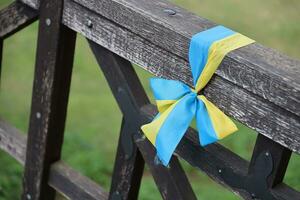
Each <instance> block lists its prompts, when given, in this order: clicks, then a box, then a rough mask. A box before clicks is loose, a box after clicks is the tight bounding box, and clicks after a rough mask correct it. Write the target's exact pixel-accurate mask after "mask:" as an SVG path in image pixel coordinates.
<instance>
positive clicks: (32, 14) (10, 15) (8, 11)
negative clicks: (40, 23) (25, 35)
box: [0, 1, 38, 39]
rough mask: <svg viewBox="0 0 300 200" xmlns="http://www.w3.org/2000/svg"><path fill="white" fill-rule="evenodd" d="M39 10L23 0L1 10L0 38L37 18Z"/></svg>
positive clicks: (7, 35)
mask: <svg viewBox="0 0 300 200" xmlns="http://www.w3.org/2000/svg"><path fill="white" fill-rule="evenodd" d="M37 16H38V12H37V11H36V10H34V9H32V8H30V7H29V6H27V5H26V4H23V3H21V2H18V1H17V2H13V3H12V4H10V5H9V6H8V7H6V8H4V9H2V10H0V38H2V39H4V38H7V37H9V36H10V35H12V34H14V33H15V32H17V31H19V30H20V29H22V28H24V27H26V26H27V25H29V24H30V23H32V22H34V21H35V20H36V19H37Z"/></svg>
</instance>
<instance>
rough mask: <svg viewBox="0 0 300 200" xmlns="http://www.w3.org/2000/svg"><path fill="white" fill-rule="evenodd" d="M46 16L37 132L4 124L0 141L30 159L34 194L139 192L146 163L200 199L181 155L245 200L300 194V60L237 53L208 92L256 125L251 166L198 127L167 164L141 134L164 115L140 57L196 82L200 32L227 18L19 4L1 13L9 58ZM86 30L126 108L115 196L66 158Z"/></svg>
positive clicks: (148, 66)
mask: <svg viewBox="0 0 300 200" xmlns="http://www.w3.org/2000/svg"><path fill="white" fill-rule="evenodd" d="M37 19H39V20H40V24H39V34H38V47H37V55H36V66H35V76H34V88H33V97H32V108H31V116H30V127H29V130H28V138H26V137H25V136H24V135H23V134H20V133H19V131H18V130H16V129H15V128H14V127H12V126H11V125H9V124H8V123H7V122H5V121H4V120H2V119H1V120H0V148H1V149H3V150H4V151H6V152H7V153H9V154H10V155H11V156H12V157H14V158H15V159H16V160H18V161H19V162H20V163H21V164H23V165H24V167H25V172H24V181H23V182H24V183H23V186H24V189H23V194H22V199H23V200H38V199H40V200H44V199H45V200H48V199H49V200H53V199H54V198H55V191H59V192H60V193H63V194H64V195H65V196H67V197H69V198H70V199H78V200H83V199H112V200H121V199H122V200H125V199H128V200H133V199H137V196H138V191H139V187H140V181H141V177H142V174H143V169H144V163H146V164H147V165H148V167H149V168H150V171H151V173H152V175H153V177H154V180H155V183H156V185H157V187H158V189H159V191H160V193H161V195H162V197H163V199H170V200H177V199H178V200H180V199H196V196H195V194H194V193H193V190H192V188H191V186H190V183H189V182H188V179H187V177H186V175H185V172H184V170H183V169H182V167H181V165H180V163H179V162H178V159H177V157H181V158H182V159H184V160H186V161H187V162H188V163H190V164H191V165H192V166H194V167H196V168H198V169H200V170H201V171H203V172H204V173H206V174H207V175H208V176H210V177H211V178H212V179H213V180H214V181H216V182H218V183H220V184H221V185H223V186H225V187H227V188H228V189H230V190H232V192H234V193H235V194H237V195H239V196H241V197H242V198H244V199H266V200H269V199H286V200H296V199H300V193H299V192H298V191H296V190H294V189H293V188H291V187H289V186H288V185H286V184H284V183H283V182H282V181H283V177H284V174H285V172H286V168H287V166H288V163H289V159H290V156H291V153H292V152H294V153H298V154H299V153H300V61H297V60H293V59H291V58H289V57H287V56H284V55H282V54H280V53H278V52H276V51H274V50H272V49H269V48H266V47H264V46H262V45H260V44H257V43H255V44H251V45H249V46H246V47H243V48H241V49H238V50H235V51H233V52H231V53H229V54H228V55H227V56H226V58H225V59H224V60H223V62H222V64H221V65H220V67H219V69H218V70H217V72H216V74H215V75H214V77H213V79H212V80H211V81H210V83H209V84H208V86H207V87H206V88H205V90H204V94H205V95H206V96H207V97H208V98H209V99H210V100H211V101H212V102H213V103H214V104H215V105H217V106H218V107H219V108H220V109H221V110H223V111H224V112H225V113H226V114H228V115H229V116H231V117H233V118H235V119H236V120H238V121H240V122H242V123H243V124H245V125H247V126H248V127H250V128H252V129H254V130H255V131H257V133H258V136H257V140H256V144H255V147H254V150H253V155H252V159H251V161H250V163H249V162H248V161H246V160H244V159H243V158H241V157H239V156H238V155H236V154H234V153H233V152H231V151H230V150H228V149H226V148H225V147H224V146H222V145H220V144H212V145H209V146H207V147H205V148H203V147H201V146H199V142H198V139H197V138H198V137H197V133H196V132H195V130H193V129H189V130H188V133H187V134H186V136H185V137H184V139H183V140H182V141H181V143H180V144H179V146H178V148H177V149H176V156H173V158H172V160H171V163H170V166H169V167H163V166H162V165H160V164H159V163H157V162H156V158H155V154H156V153H155V149H154V148H153V146H152V145H151V144H150V143H149V142H148V141H147V140H146V139H145V137H144V136H143V134H142V133H141V131H140V126H141V124H144V123H146V122H149V121H150V120H151V119H152V118H153V116H154V115H155V114H156V112H157V111H156V109H155V106H153V105H151V104H150V102H149V100H148V98H147V96H146V94H145V92H144V89H143V87H142V86H141V84H140V82H139V79H138V77H137V75H136V73H135V72H134V69H133V67H132V65H131V63H134V64H137V65H139V66H140V67H142V68H144V69H145V70H147V71H149V72H151V73H152V74H154V75H156V76H159V77H164V78H169V79H176V80H181V81H183V82H185V83H187V84H190V85H191V83H192V78H191V72H190V69H189V65H188V61H187V60H188V58H187V56H188V47H189V42H190V39H191V37H192V35H193V34H195V33H197V32H199V31H202V30H205V29H207V28H210V27H213V26H215V25H216V24H214V23H212V22H210V21H208V20H206V19H203V18H201V17H199V16H195V15H193V14H191V13H189V12H187V11H185V10H183V9H181V8H179V7H176V6H174V5H172V4H170V3H169V2H167V1H165V0H151V1H149V0H64V1H63V0H51V1H50V0H41V1H39V0H18V1H16V2H14V3H12V4H11V5H9V6H8V7H7V8H4V9H3V10H1V11H0V61H1V56H2V44H3V40H4V39H6V38H7V37H9V36H11V35H12V34H14V33H15V32H17V31H19V30H21V29H22V28H24V27H26V26H28V25H30V24H31V23H32V22H34V21H36V20H37ZM76 33H80V34H82V35H83V36H85V37H86V38H87V40H88V42H89V44H90V47H91V49H92V51H93V53H94V55H95V57H96V59H97V61H98V63H99V66H100V67H101V69H102V71H103V73H104V75H105V77H106V79H107V81H108V83H109V85H110V88H111V90H112V93H113V94H114V96H115V98H116V100H117V102H118V105H119V107H120V109H121V111H122V113H123V121H122V125H121V133H120V139H119V145H118V150H117V156H116V162H115V167H114V172H113V177H112V185H111V189H110V192H109V193H107V192H105V191H104V190H103V189H102V188H101V187H100V186H99V185H97V184H95V183H94V182H92V181H91V180H89V179H88V178H87V177H84V176H82V175H80V173H78V172H77V171H75V170H74V169H72V168H70V167H69V166H67V165H66V164H65V163H64V162H63V161H61V160H60V157H61V148H62V145H63V135H64V125H65V118H66V109H67V102H68V94H69V87H70V79H71V71H72V63H73V56H74V48H75V40H76ZM0 66H1V65H0ZM0 69H1V67H0ZM25 158H26V159H25Z"/></svg>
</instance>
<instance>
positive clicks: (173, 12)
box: [164, 9, 176, 15]
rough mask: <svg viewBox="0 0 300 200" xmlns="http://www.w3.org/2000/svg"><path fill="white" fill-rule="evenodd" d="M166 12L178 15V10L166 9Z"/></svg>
mask: <svg viewBox="0 0 300 200" xmlns="http://www.w3.org/2000/svg"><path fill="white" fill-rule="evenodd" d="M164 13H166V14H168V15H176V11H175V10H173V9H164Z"/></svg>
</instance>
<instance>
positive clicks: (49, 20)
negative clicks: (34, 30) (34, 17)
mask: <svg viewBox="0 0 300 200" xmlns="http://www.w3.org/2000/svg"><path fill="white" fill-rule="evenodd" d="M46 25H47V26H50V25H51V19H49V18H47V19H46Z"/></svg>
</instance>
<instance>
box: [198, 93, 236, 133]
mask: <svg viewBox="0 0 300 200" xmlns="http://www.w3.org/2000/svg"><path fill="white" fill-rule="evenodd" d="M198 98H199V99H201V100H202V102H203V103H204V105H205V107H206V110H207V113H208V115H209V118H210V121H211V124H212V127H213V129H214V132H215V135H216V136H217V139H222V138H224V137H226V136H228V135H230V134H232V133H234V132H236V131H237V130H238V128H237V126H236V125H235V124H234V123H233V121H232V120H231V119H230V118H229V117H228V116H226V115H225V114H224V113H223V112H222V111H221V110H220V109H219V108H217V107H216V106H215V105H214V104H213V103H211V102H210V101H209V100H207V99H206V98H205V97H204V96H203V95H201V96H199V97H198Z"/></svg>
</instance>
